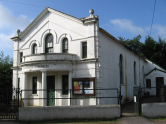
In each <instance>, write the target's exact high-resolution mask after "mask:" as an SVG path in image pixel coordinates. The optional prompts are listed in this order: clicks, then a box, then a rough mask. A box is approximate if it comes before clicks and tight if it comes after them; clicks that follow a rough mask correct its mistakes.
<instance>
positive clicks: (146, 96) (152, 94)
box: [141, 87, 166, 103]
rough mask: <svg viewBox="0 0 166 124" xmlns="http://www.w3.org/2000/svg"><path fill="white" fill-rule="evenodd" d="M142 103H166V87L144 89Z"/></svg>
mask: <svg viewBox="0 0 166 124" xmlns="http://www.w3.org/2000/svg"><path fill="white" fill-rule="evenodd" d="M141 98H142V99H141V102H142V103H156V102H166V87H151V88H148V90H147V88H146V87H142V97H141Z"/></svg>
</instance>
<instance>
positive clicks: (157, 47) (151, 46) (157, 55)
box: [118, 35, 166, 69]
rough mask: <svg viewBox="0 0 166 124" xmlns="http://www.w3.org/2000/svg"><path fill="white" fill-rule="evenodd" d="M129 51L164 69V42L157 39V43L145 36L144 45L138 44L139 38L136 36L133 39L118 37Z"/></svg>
mask: <svg viewBox="0 0 166 124" xmlns="http://www.w3.org/2000/svg"><path fill="white" fill-rule="evenodd" d="M118 39H119V40H120V41H121V42H123V43H124V44H125V45H126V46H127V47H128V48H129V49H131V50H133V51H134V52H135V53H136V54H138V55H141V56H143V57H145V58H147V59H149V60H150V61H152V62H154V63H156V64H158V65H160V66H161V67H163V68H165V69H166V40H165V39H164V40H163V39H161V37H159V39H158V42H157V41H156V40H154V39H153V38H152V37H151V36H149V35H148V36H147V37H146V39H145V42H144V43H141V42H140V39H141V36H140V35H138V36H137V37H134V38H133V39H127V40H126V39H125V38H123V37H118Z"/></svg>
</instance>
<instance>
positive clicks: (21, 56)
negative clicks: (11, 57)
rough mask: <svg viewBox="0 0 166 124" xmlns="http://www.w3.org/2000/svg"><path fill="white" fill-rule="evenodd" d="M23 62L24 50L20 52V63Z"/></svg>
mask: <svg viewBox="0 0 166 124" xmlns="http://www.w3.org/2000/svg"><path fill="white" fill-rule="evenodd" d="M22 62H23V52H20V63H22Z"/></svg>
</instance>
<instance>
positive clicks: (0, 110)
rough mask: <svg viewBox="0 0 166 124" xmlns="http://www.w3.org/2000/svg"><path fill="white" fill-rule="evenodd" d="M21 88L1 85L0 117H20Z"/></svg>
mask: <svg viewBox="0 0 166 124" xmlns="http://www.w3.org/2000/svg"><path fill="white" fill-rule="evenodd" d="M19 94H20V92H19V89H16V88H9V87H0V119H18V114H19V113H18V108H19Z"/></svg>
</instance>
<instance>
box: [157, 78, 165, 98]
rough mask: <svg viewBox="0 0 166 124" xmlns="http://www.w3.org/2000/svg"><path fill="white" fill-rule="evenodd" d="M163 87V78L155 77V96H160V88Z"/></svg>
mask: <svg viewBox="0 0 166 124" xmlns="http://www.w3.org/2000/svg"><path fill="white" fill-rule="evenodd" d="M163 85H164V78H163V77H156V95H160V88H158V87H162V86H163Z"/></svg>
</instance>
